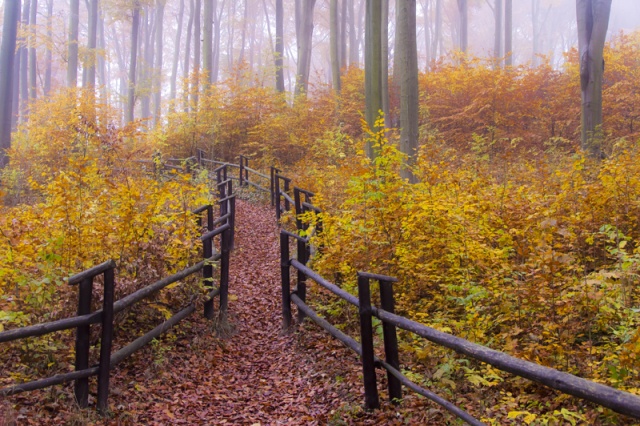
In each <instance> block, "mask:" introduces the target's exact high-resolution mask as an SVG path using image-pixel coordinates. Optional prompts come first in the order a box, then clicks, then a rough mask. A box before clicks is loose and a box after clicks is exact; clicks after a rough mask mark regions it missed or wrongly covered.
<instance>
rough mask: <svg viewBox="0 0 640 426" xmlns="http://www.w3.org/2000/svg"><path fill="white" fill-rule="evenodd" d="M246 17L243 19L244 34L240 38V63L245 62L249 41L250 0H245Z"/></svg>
mask: <svg viewBox="0 0 640 426" xmlns="http://www.w3.org/2000/svg"><path fill="white" fill-rule="evenodd" d="M243 12H244V19H243V20H242V35H241V38H240V57H239V58H238V63H239V64H240V65H242V63H243V62H244V49H245V44H246V42H247V22H248V21H249V3H248V0H244V11H243Z"/></svg>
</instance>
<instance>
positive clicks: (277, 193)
mask: <svg viewBox="0 0 640 426" xmlns="http://www.w3.org/2000/svg"><path fill="white" fill-rule="evenodd" d="M273 197H274V198H273V199H274V205H275V206H276V220H277V221H280V215H281V214H282V212H281V211H280V175H278V174H276V175H275V179H274V187H273Z"/></svg>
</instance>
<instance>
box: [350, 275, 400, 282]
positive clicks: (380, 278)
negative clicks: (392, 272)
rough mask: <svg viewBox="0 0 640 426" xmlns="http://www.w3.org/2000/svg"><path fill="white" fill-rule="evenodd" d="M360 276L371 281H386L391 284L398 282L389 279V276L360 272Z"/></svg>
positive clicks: (392, 278)
mask: <svg viewBox="0 0 640 426" xmlns="http://www.w3.org/2000/svg"><path fill="white" fill-rule="evenodd" d="M358 276H360V277H365V278H368V279H370V280H377V281H385V282H390V283H395V282H398V279H397V278H394V277H389V276H387V275H380V274H372V273H371V272H358Z"/></svg>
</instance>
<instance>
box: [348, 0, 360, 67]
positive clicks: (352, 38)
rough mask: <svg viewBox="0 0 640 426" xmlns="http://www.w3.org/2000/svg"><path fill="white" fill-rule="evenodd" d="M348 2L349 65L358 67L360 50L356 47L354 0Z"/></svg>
mask: <svg viewBox="0 0 640 426" xmlns="http://www.w3.org/2000/svg"><path fill="white" fill-rule="evenodd" d="M344 1H347V2H349V66H352V67H358V66H359V65H360V54H359V53H360V51H359V49H358V37H357V32H356V16H355V5H354V3H355V1H356V0H344Z"/></svg>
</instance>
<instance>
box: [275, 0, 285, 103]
mask: <svg viewBox="0 0 640 426" xmlns="http://www.w3.org/2000/svg"><path fill="white" fill-rule="evenodd" d="M282 3H283V2H282V0H276V60H275V65H276V90H277V91H278V92H280V93H284V69H283V67H284V6H283V4H282Z"/></svg>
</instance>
